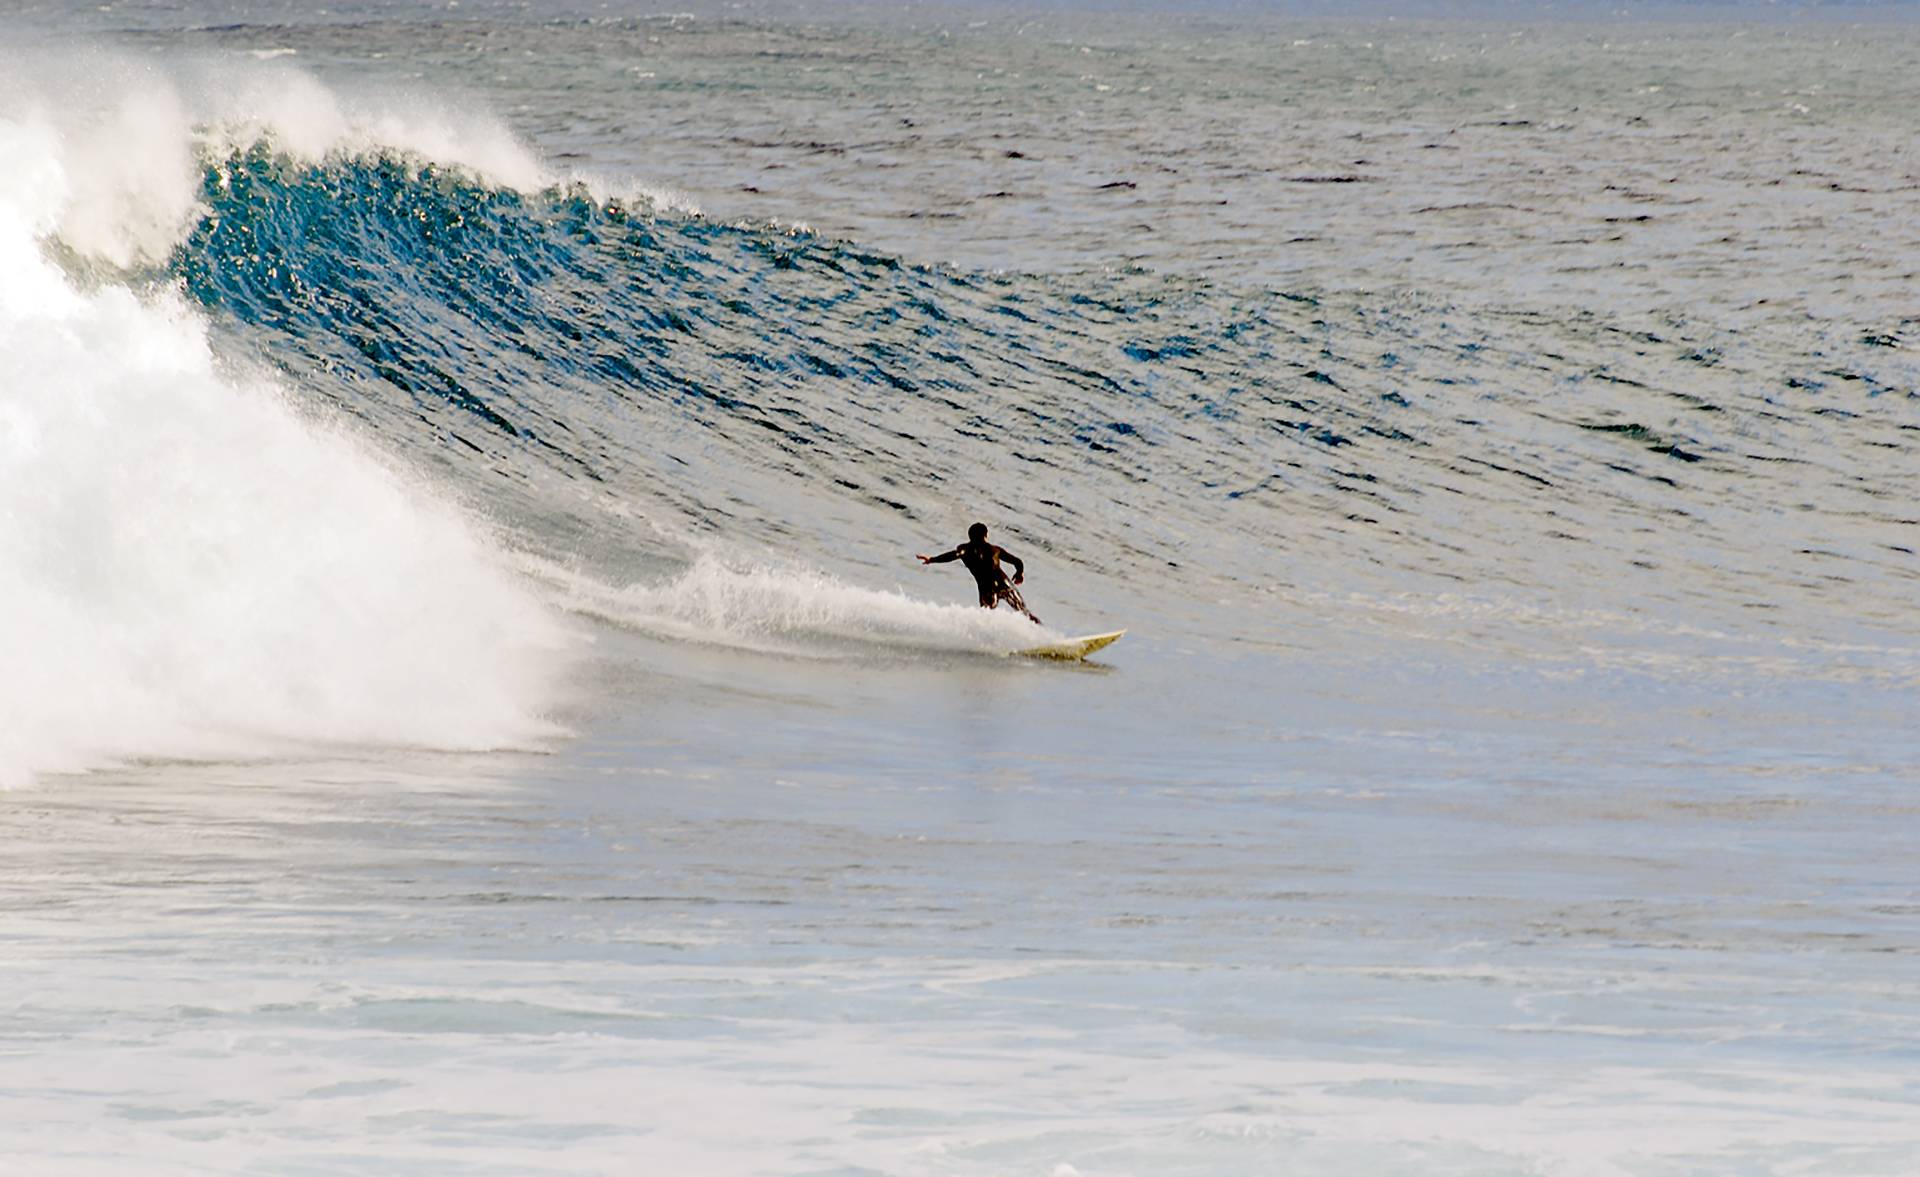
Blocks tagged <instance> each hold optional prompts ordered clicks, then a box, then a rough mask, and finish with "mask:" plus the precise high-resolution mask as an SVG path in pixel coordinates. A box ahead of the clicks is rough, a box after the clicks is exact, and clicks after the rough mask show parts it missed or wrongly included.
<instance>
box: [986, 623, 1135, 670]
mask: <svg viewBox="0 0 1920 1177" xmlns="http://www.w3.org/2000/svg"><path fill="white" fill-rule="evenodd" d="M1126 632H1127V631H1126V630H1124V629H1116V630H1114V631H1113V632H1112V633H1095V634H1088V635H1087V636H1086V637H1083V638H1068V639H1067V640H1066V641H1064V642H1054V643H1052V644H1051V645H1046V646H1034V647H1032V648H1031V649H1026V650H1015V651H1014V652H1013V655H1014V657H1016V658H1052V659H1054V660H1055V661H1057V662H1078V661H1080V659H1082V658H1085V657H1086V656H1087V655H1088V654H1091V653H1093V652H1094V651H1095V650H1104V649H1106V648H1107V647H1108V646H1111V645H1112V644H1113V643H1115V642H1117V641H1119V640H1120V635H1121V634H1123V633H1126Z"/></svg>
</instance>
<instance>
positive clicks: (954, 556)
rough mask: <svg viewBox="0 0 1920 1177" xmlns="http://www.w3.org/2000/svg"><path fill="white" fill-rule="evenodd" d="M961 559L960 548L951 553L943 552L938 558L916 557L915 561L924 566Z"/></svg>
mask: <svg viewBox="0 0 1920 1177" xmlns="http://www.w3.org/2000/svg"><path fill="white" fill-rule="evenodd" d="M959 558H960V549H959V548H955V549H953V550H952V551H951V552H941V553H940V554H939V555H938V556H915V557H914V559H916V560H918V561H920V562H921V563H922V564H945V563H946V562H947V561H948V560H958V559H959Z"/></svg>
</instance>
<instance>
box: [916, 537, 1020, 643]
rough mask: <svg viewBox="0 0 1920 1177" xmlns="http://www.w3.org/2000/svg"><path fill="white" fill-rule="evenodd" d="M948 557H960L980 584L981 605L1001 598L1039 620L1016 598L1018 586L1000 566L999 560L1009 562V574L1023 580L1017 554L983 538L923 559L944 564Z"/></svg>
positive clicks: (995, 601) (985, 606) (1018, 594)
mask: <svg viewBox="0 0 1920 1177" xmlns="http://www.w3.org/2000/svg"><path fill="white" fill-rule="evenodd" d="M949 560H958V561H960V562H961V563H963V564H965V565H966V566H967V571H968V572H971V573H973V579H974V583H975V584H977V585H979V586H980V607H981V608H982V609H991V608H993V607H994V606H996V605H998V604H999V603H1000V602H1001V601H1005V602H1006V603H1007V604H1009V605H1012V606H1013V607H1014V608H1015V609H1018V610H1019V611H1020V612H1022V613H1025V614H1026V615H1027V616H1028V617H1033V620H1034V621H1035V622H1036V623H1037V622H1039V620H1040V619H1039V618H1038V617H1034V616H1033V611H1032V610H1030V609H1028V608H1027V603H1026V602H1025V601H1023V600H1021V599H1020V590H1019V589H1017V588H1014V587H1013V585H1012V583H1011V582H1009V581H1008V580H1007V574H1006V573H1005V572H1002V571H1001V570H1000V561H1002V560H1005V561H1006V562H1007V563H1009V564H1011V565H1013V574H1014V575H1015V576H1018V577H1020V578H1021V579H1023V580H1024V579H1025V578H1026V575H1027V566H1026V565H1025V564H1023V563H1021V561H1020V557H1018V556H1016V555H1014V554H1013V553H1012V552H1009V551H1007V549H1005V548H1003V547H1001V546H1000V545H998V544H990V543H988V542H987V541H986V540H978V541H976V540H968V541H967V542H966V543H963V544H961V545H960V546H959V547H957V548H955V549H953V550H952V551H951V552H942V553H940V554H939V555H938V556H930V557H928V558H927V563H929V564H945V563H946V562H947V561H949Z"/></svg>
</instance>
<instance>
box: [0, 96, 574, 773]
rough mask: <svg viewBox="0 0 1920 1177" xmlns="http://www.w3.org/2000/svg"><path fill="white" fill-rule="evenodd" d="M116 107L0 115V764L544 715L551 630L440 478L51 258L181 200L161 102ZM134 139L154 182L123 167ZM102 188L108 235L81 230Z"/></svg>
mask: <svg viewBox="0 0 1920 1177" xmlns="http://www.w3.org/2000/svg"><path fill="white" fill-rule="evenodd" d="M118 97H120V96H118V95H117V96H116V98H118ZM41 109H42V110H45V109H48V107H45V106H43V107H42V108H41ZM119 109H120V110H123V111H124V110H136V109H137V110H138V111H139V112H141V113H139V114H138V117H135V118H132V119H131V120H122V119H118V118H117V117H116V116H115V114H114V111H113V110H112V109H109V110H107V111H105V112H100V111H94V112H87V111H85V110H80V111H75V110H74V109H73V108H68V113H67V115H66V116H65V117H66V120H67V121H66V122H64V123H63V122H62V121H61V120H60V119H57V118H55V117H52V116H50V115H47V114H43V113H33V112H19V113H17V116H16V117H10V118H0V154H4V156H5V158H6V159H7V160H8V167H7V170H6V174H5V176H4V178H0V503H3V504H4V506H5V509H4V510H0V551H4V552H5V553H6V557H5V559H4V560H3V561H0V617H4V622H0V625H4V627H5V629H4V639H5V640H4V643H3V644H4V648H5V649H6V651H7V662H8V670H7V673H6V674H5V675H4V676H0V715H4V716H5V717H6V719H5V723H4V724H0V785H8V784H17V783H19V782H21V781H24V780H26V779H28V778H29V777H30V776H31V775H33V774H36V773H41V772H48V771H60V770H72V769H79V768H85V767H88V766H91V765H95V764H98V763H101V762H102V761H104V760H108V759H113V758H117V757H126V756H140V757H154V756H162V757H200V756H230V755H235V754H249V753H252V752H254V751H256V750H260V749H265V748H271V747H276V746H284V745H285V744H287V743H288V742H296V743H299V742H309V741H325V742H329V743H340V742H346V743H361V742H373V743H381V744H423V745H430V746H435V747H447V748H475V747H495V746H500V745H503V744H514V743H523V742H525V741H528V740H535V739H539V738H541V737H543V736H544V735H546V734H548V733H550V732H552V731H553V730H554V728H553V725H552V724H551V722H549V721H548V720H546V719H544V718H542V710H543V708H545V707H546V706H547V705H548V704H547V700H548V696H549V694H550V690H551V685H552V684H551V678H552V673H553V670H554V669H555V667H556V665H557V664H558V662H559V660H560V659H561V658H562V657H564V650H565V647H566V644H567V639H566V638H565V636H564V634H563V631H562V630H561V627H560V626H559V624H558V623H557V622H556V621H555V620H554V618H553V616H552V614H551V612H550V611H549V610H547V609H546V608H545V607H544V606H543V605H541V604H540V603H538V602H537V601H536V599H535V598H534V597H533V595H531V594H530V593H529V592H528V591H527V590H526V589H525V588H523V587H522V585H521V583H520V581H519V579H518V578H517V577H515V576H514V575H513V574H512V573H511V572H510V571H508V570H507V569H506V567H505V566H504V564H503V563H502V562H501V560H500V559H499V558H498V557H497V556H496V555H495V554H494V552H493V548H492V545H491V544H490V542H489V541H487V540H486V539H485V538H484V537H483V535H482V534H481V533H480V532H479V531H478V530H477V529H476V528H475V527H474V526H473V525H472V524H470V523H469V522H467V521H465V520H464V519H463V518H462V517H461V516H460V515H459V514H457V513H456V512H455V510H454V509H453V508H452V507H451V506H450V505H449V504H448V503H446V501H445V500H444V498H443V496H441V495H439V494H437V493H435V492H432V491H430V490H429V489H428V488H427V487H426V486H425V485H424V483H423V482H422V480H421V479H420V478H419V477H418V476H417V475H413V474H408V473H406V472H404V471H402V470H401V469H399V468H397V467H396V466H394V465H393V464H392V463H390V462H388V461H387V460H385V459H380V458H376V457H374V456H372V454H371V453H370V452H369V451H368V450H367V448H366V447H365V445H364V443H363V442H359V441H356V440H353V439H351V438H349V437H348V436H347V435H346V434H345V433H343V432H342V431H340V430H337V429H332V428H327V427H323V426H321V425H318V424H316V423H315V422H313V421H312V420H310V419H308V418H309V416H310V414H306V413H303V412H301V411H299V410H298V409H297V407H296V406H295V405H294V404H293V403H291V402H290V401H289V400H288V397H287V394H286V390H285V389H284V388H283V387H282V386H279V385H276V384H274V383H272V382H269V381H266V380H262V379H257V378H248V377H244V376H239V375H236V374H235V373H234V372H232V371H230V370H228V369H227V368H226V367H225V366H223V365H222V364H221V363H219V362H217V361H216V358H215V355H214V352H213V349H212V347H211V346H210V344H209V341H208V337H207V331H206V325H205V320H204V318H203V316H202V315H201V314H200V313H199V312H197V311H196V310H195V309H194V308H193V307H191V306H190V305H189V304H188V303H187V302H185V301H184V300H182V299H181V298H180V297H178V295H177V294H175V293H173V292H170V291H167V290H165V289H161V290H152V289H143V290H142V292H139V293H136V289H135V287H134V286H130V285H127V284H125V283H123V282H117V281H112V280H107V281H102V280H100V279H99V278H98V275H97V274H96V275H95V276H94V277H92V278H88V279H85V280H83V279H81V278H77V277H75V276H74V274H73V273H71V272H69V271H68V270H67V269H63V268H62V267H61V266H60V265H58V264H56V262H55V260H54V258H55V256H56V255H62V256H65V257H66V258H67V260H68V261H69V263H70V264H72V265H75V266H77V267H79V268H80V269H85V268H86V266H85V265H84V264H82V262H83V260H84V259H81V258H78V257H76V255H75V253H74V252H73V251H74V250H75V249H76V248H77V247H79V246H83V245H93V246H97V248H94V249H91V250H90V251H89V252H88V254H87V256H88V257H93V258H104V259H105V260H107V261H110V262H112V261H118V262H130V261H133V260H136V259H137V257H138V256H139V255H140V253H141V249H140V248H139V243H140V242H141V241H143V240H144V241H147V242H151V241H152V240H153V239H154V235H156V234H161V235H164V226H165V225H166V224H167V223H168V222H169V220H170V219H171V218H172V217H173V216H174V215H175V214H176V213H177V211H178V209H179V207H181V206H179V205H177V204H173V203H170V202H171V201H172V200H173V194H170V193H169V192H168V191H166V189H165V179H166V177H167V176H168V175H173V174H177V172H178V165H180V164H181V163H182V162H184V163H186V164H187V165H188V170H187V174H188V175H189V176H191V175H194V174H196V172H195V170H194V165H193V164H192V160H193V155H192V146H193V143H192V140H191V139H190V138H189V136H188V135H187V134H186V133H185V129H184V127H181V126H168V127H162V128H156V126H155V125H154V118H155V116H154V114H153V112H154V110H155V109H158V110H160V111H162V112H164V111H166V110H170V109H171V110H176V111H179V110H183V109H184V105H183V104H180V103H172V104H169V103H164V102H163V103H161V104H160V105H159V106H158V107H154V106H147V105H140V106H138V107H136V105H134V104H132V103H131V102H129V104H127V105H124V106H122V107H120V108H119ZM156 130H158V131H160V132H164V133H165V134H166V135H167V136H168V137H166V138H164V139H163V140H161V141H160V142H159V143H158V144H155V143H152V142H146V146H145V154H142V153H141V151H140V150H137V148H139V147H140V145H141V143H142V142H145V141H146V140H147V139H148V138H149V137H150V136H151V135H153V134H154V133H156ZM116 132H125V133H127V134H131V135H132V137H133V139H132V142H130V143H129V145H128V151H127V152H126V153H124V154H123V153H119V152H115V151H112V150H110V145H111V144H112V143H113V142H114V141H115V135H116ZM140 160H145V161H146V162H147V163H148V164H149V165H150V166H152V167H153V168H154V171H153V173H152V178H153V179H154V181H155V182H154V184H153V185H151V186H148V187H139V186H136V187H133V188H127V187H126V186H125V181H126V180H127V178H128V177H129V176H132V175H136V174H138V167H137V166H135V165H136V164H137V163H138V162H139V161H140ZM130 161H132V162H130ZM116 207H118V208H120V209H121V214H122V216H121V220H120V221H119V222H118V224H119V226H120V228H122V229H127V230H130V232H126V233H107V234H105V235H100V234H98V233H96V232H94V230H95V229H97V228H98V227H99V226H100V225H101V223H102V222H101V219H100V218H101V216H102V214H103V211H104V210H109V209H113V208H116ZM49 243H51V245H52V248H51V249H50V248H49V247H48V245H49Z"/></svg>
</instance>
